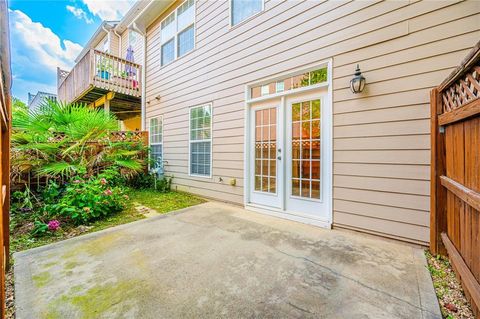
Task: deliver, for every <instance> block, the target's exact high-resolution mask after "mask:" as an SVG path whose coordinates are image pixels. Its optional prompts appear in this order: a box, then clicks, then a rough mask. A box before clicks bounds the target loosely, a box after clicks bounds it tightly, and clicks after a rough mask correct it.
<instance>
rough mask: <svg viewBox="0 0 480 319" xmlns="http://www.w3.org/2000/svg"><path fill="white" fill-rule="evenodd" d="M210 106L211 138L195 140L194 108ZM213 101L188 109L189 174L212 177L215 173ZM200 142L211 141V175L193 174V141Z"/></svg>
mask: <svg viewBox="0 0 480 319" xmlns="http://www.w3.org/2000/svg"><path fill="white" fill-rule="evenodd" d="M205 106H210V138H209V139H204V140H194V141H192V110H193V109H195V108H198V107H205ZM212 134H213V103H212V102H209V103H204V104H198V105H195V106H191V107H190V108H189V109H188V175H189V176H192V177H201V178H210V179H211V178H212V176H213V174H212V172H213V135H212ZM199 142H210V163H209V164H210V174H209V175H199V174H192V166H191V164H192V163H191V161H192V143H199Z"/></svg>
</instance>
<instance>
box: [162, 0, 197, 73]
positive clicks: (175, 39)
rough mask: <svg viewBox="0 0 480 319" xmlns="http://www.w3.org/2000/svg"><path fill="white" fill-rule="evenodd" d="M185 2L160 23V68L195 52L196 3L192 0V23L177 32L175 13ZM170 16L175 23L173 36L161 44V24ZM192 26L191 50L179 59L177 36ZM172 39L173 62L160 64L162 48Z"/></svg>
mask: <svg viewBox="0 0 480 319" xmlns="http://www.w3.org/2000/svg"><path fill="white" fill-rule="evenodd" d="M187 1H188V0H185V1H183V2H182V3H181V4H179V5H178V6H177V7H176V8H175V10H173V11H172V12H171V13H170V14H169V15H167V16H166V17H165V18H163V19H162V21H160V67H161V68H162V67H164V66H167V65H169V64H171V63H173V62H175V61H177V60H178V59H180V58H183V57H184V56H186V55H188V54H190V53H191V52H193V51H195V49H196V48H197V28H196V26H197V2H196V0H193V22H192V23H191V24H189V25H187V26H185V27H184V28H183V29H181V30H178V19H177V11H178V8H180V7H181V6H182V5H183V4H184V3H185V2H187ZM172 14H173V15H174V19H173V23H175V34H174V35H173V37H171V38H169V39H168V40H167V41H165V42H163V43H162V23H163V21H165V20H167V19H168V18H169V17H170V16H171V15H172ZM192 25H193V49H192V50H190V51H188V52H187V53H185V54H184V55H182V56H181V57H179V56H178V35H179V34H180V33H182V32H183V31H185V30H187V29H188V28H190V27H191V26H192ZM172 39H173V48H174V49H173V60H172V61H170V62H168V63H165V64H162V57H163V55H162V48H163V46H164V45H165V44H166V43H167V42H169V41H170V40H172Z"/></svg>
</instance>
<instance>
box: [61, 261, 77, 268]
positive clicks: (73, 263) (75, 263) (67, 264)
mask: <svg viewBox="0 0 480 319" xmlns="http://www.w3.org/2000/svg"><path fill="white" fill-rule="evenodd" d="M77 266H80V263H79V262H76V261H69V262H67V263H66V264H65V266H63V269H65V270H71V269H73V268H75V267H77Z"/></svg>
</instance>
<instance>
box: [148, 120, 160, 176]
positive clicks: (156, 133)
mask: <svg viewBox="0 0 480 319" xmlns="http://www.w3.org/2000/svg"><path fill="white" fill-rule="evenodd" d="M150 159H151V161H152V165H151V166H152V168H157V167H160V166H161V165H162V162H163V117H162V116H158V117H154V118H151V119H150Z"/></svg>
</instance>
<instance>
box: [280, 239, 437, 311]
mask: <svg viewBox="0 0 480 319" xmlns="http://www.w3.org/2000/svg"><path fill="white" fill-rule="evenodd" d="M273 249H275V250H276V251H278V252H279V253H281V254H284V255H286V256H289V257H292V258H296V259H303V260H305V261H308V262H310V263H312V264H314V265H316V266H318V267H321V268H324V269H326V270H328V271H329V272H331V273H332V274H334V275H336V276H338V277H342V278H345V279H347V280H350V281H352V282H354V283H356V284H358V285H360V286H362V287H365V288H367V289H370V290H372V291H376V292H378V293H380V294H382V295H385V296H388V297H390V298H393V299H396V300H398V301H401V302H403V303H406V304H408V305H410V306H412V307H414V308H416V309H418V310H420V312H423V311H425V312H428V313H430V314H432V315H437V314H435V313H433V312H431V311H429V310H428V309H424V308H422V307H419V306H417V305H415V304H412V303H411V302H409V301H407V300H403V299H401V298H399V297H396V296H394V295H391V294H389V293H388V292H384V291H382V290H379V289H377V288H374V287H370V286H368V285H367V284H364V283H363V282H361V281H359V280H357V279H354V278H351V277H348V276H345V275H343V274H340V273H338V272H336V271H334V270H333V269H331V268H329V267H327V266H324V265H322V264H319V263H317V262H315V261H313V260H311V259H310V258H308V257H304V256H295V255H291V254H289V253H287V252H284V251H282V250H280V249H277V248H275V247H274V248H273Z"/></svg>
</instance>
